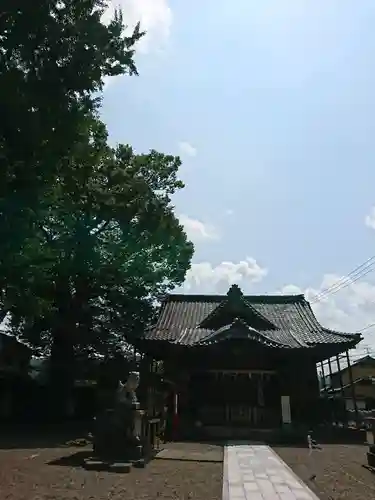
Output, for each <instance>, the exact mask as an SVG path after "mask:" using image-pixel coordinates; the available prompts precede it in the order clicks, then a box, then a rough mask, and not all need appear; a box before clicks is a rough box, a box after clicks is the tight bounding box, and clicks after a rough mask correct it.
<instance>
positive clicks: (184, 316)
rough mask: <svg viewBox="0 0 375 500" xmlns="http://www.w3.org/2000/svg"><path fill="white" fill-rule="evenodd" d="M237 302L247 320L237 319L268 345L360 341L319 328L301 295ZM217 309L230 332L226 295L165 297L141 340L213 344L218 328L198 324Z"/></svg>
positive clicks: (354, 336) (249, 297) (229, 303)
mask: <svg viewBox="0 0 375 500" xmlns="http://www.w3.org/2000/svg"><path fill="white" fill-rule="evenodd" d="M237 293H238V292H237ZM240 300H242V302H243V303H245V304H248V306H249V316H248V317H247V318H244V317H243V316H241V318H240V319H241V320H242V321H245V322H246V323H247V324H248V327H249V328H250V329H251V330H252V331H253V332H255V331H258V333H259V335H261V336H262V338H265V339H267V341H268V342H269V345H273V346H282V347H284V348H308V347H313V346H314V345H317V344H348V347H349V346H350V347H352V346H354V345H355V344H357V343H358V342H359V341H360V340H361V336H360V335H359V334H350V333H340V332H335V331H333V330H329V329H327V328H324V327H323V326H322V325H320V323H319V322H318V320H317V319H316V317H315V315H314V313H313V311H312V309H311V306H310V304H309V302H308V301H307V300H306V299H305V297H304V296H303V295H245V296H242V294H241V299H240ZM218 306H221V307H220V309H218V311H221V312H220V314H223V313H222V311H223V310H224V306H225V307H226V308H227V309H226V314H227V319H228V321H225V322H223V323H222V324H221V325H220V327H224V328H225V329H226V331H228V332H230V331H231V328H233V325H232V323H233V322H234V321H235V320H236V317H235V316H237V315H233V317H230V313H229V312H230V308H231V307H232V306H233V303H232V301H231V300H229V293H228V294H227V295H179V294H176V295H169V296H168V297H167V298H166V300H165V301H164V304H163V306H162V310H161V314H160V317H159V319H158V321H157V323H156V325H155V326H154V327H152V328H150V329H149V330H147V331H146V332H145V334H144V335H143V338H144V339H147V340H165V341H169V342H172V343H175V344H180V345H186V346H191V345H198V344H200V343H203V342H205V341H206V339H208V338H209V339H210V341H211V342H212V341H214V340H215V332H216V333H219V330H220V328H217V329H210V328H202V327H201V326H202V325H201V323H202V322H203V320H204V319H206V318H207V316H209V315H211V316H212V315H214V314H215V312H214V311H215V309H216V308H217V307H218ZM255 311H256V312H255ZM258 313H259V314H258ZM218 314H219V313H218ZM254 318H255V319H254ZM259 318H261V319H262V318H263V319H264V320H265V321H263V323H261V322H259V321H258V323H257V325H258V330H257V329H256V328H255V326H254V324H251V322H252V321H253V320H254V321H257V320H259ZM259 325H260V326H259ZM204 326H206V325H205V324H204ZM261 328H262V329H261ZM263 328H266V329H263ZM232 331H233V330H232ZM228 334H229V333H228ZM218 338H219V334H218V336H217V339H218ZM259 338H260V337H259Z"/></svg>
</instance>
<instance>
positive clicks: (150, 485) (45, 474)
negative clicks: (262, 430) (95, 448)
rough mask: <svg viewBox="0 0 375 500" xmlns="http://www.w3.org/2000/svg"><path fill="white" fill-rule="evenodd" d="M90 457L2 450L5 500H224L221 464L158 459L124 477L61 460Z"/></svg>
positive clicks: (0, 481) (65, 451) (0, 489)
mask: <svg viewBox="0 0 375 500" xmlns="http://www.w3.org/2000/svg"><path fill="white" fill-rule="evenodd" d="M85 453H86V454H87V452H85V451H84V450H82V448H50V449H40V448H39V449H38V448H34V449H32V448H29V449H27V450H25V449H23V450H20V449H8V450H0V498H1V500H104V499H105V500H108V499H111V500H120V499H121V500H124V499H126V500H153V499H159V500H167V499H168V500H172V499H173V500H177V499H178V500H185V499H189V500H219V499H221V494H222V468H223V467H222V463H220V462H217V463H210V462H193V461H178V460H157V459H156V460H153V461H151V462H150V463H149V464H148V465H147V466H146V468H145V469H132V471H131V472H130V473H129V474H119V473H109V472H93V471H86V470H84V469H82V468H81V467H79V466H78V464H79V463H80V462H81V461H80V460H79V459H77V460H76V464H75V463H74V461H73V462H72V460H70V459H69V460H64V459H63V460H60V459H61V458H62V457H67V456H71V455H74V454H76V456H78V457H79V456H80V455H81V456H82V454H85ZM56 461H57V462H56ZM51 462H52V464H51ZM57 463H58V464H59V465H57Z"/></svg>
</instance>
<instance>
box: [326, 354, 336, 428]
mask: <svg viewBox="0 0 375 500" xmlns="http://www.w3.org/2000/svg"><path fill="white" fill-rule="evenodd" d="M328 370H329V383H330V387H331V391H332V389H333V387H332V364H331V358H328ZM331 394H332V417H333V421H334V422H335V423H337V419H336V401H335V398H334V396H333V394H334V392H332V393H331Z"/></svg>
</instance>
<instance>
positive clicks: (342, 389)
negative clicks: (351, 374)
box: [336, 354, 348, 423]
mask: <svg viewBox="0 0 375 500" xmlns="http://www.w3.org/2000/svg"><path fill="white" fill-rule="evenodd" d="M336 363H337V373H338V375H339V384H340V393H341V397H342V403H343V404H344V408H345V394H344V384H343V382H342V373H341V366H340V356H339V355H338V354H337V355H336ZM345 410H346V408H345ZM345 415H346V416H347V413H346V412H345ZM346 423H348V419H346Z"/></svg>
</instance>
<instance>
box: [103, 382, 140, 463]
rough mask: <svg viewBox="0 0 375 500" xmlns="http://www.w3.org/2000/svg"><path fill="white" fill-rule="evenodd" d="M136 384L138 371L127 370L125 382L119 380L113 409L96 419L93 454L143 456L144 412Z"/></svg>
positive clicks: (116, 458) (124, 458) (135, 458)
mask: <svg viewBox="0 0 375 500" xmlns="http://www.w3.org/2000/svg"><path fill="white" fill-rule="evenodd" d="M138 385H139V373H138V372H130V373H129V376H128V378H127V380H126V382H125V383H122V382H121V381H119V383H118V387H117V390H116V397H115V404H114V408H113V409H111V410H108V409H106V410H104V412H103V413H102V414H100V415H98V417H97V418H96V426H95V427H96V428H95V433H94V453H95V456H98V457H100V458H102V459H108V460H112V461H123V462H124V461H138V460H140V459H142V457H143V446H142V440H141V432H142V416H143V412H142V410H140V409H139V402H138V399H137V395H136V390H137V388H138Z"/></svg>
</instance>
